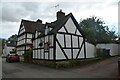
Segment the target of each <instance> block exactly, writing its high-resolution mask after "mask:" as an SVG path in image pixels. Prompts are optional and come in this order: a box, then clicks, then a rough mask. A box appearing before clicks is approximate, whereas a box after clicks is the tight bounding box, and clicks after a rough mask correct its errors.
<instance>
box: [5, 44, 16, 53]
mask: <svg viewBox="0 0 120 80" xmlns="http://www.w3.org/2000/svg"><path fill="white" fill-rule="evenodd" d="M14 48H15V47H8V46H5V48H4V50H3V54H4V55H7V54H9V53H10V51H12V49H14Z"/></svg>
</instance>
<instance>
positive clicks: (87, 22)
mask: <svg viewBox="0 0 120 80" xmlns="http://www.w3.org/2000/svg"><path fill="white" fill-rule="evenodd" d="M104 24H105V23H104V21H102V20H101V19H100V18H97V17H94V16H93V17H90V18H87V19H84V20H82V21H81V22H80V23H79V25H80V28H81V30H82V32H83V34H84V35H85V37H86V39H87V41H88V42H90V43H92V44H94V45H96V44H97V43H109V42H113V41H114V40H115V39H116V37H117V36H116V35H115V31H109V28H108V26H104Z"/></svg>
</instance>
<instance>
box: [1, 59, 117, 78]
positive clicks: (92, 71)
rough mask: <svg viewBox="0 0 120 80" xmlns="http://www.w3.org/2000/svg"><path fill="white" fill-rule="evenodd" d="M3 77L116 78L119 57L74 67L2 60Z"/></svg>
mask: <svg viewBox="0 0 120 80" xmlns="http://www.w3.org/2000/svg"><path fill="white" fill-rule="evenodd" d="M2 77H3V78H116V77H118V65H117V57H112V58H109V59H106V60H104V61H101V62H98V63H95V64H90V65H89V66H82V67H78V68H72V69H62V70H61V69H52V68H48V67H43V66H40V65H34V64H28V63H22V62H20V63H7V62H5V59H3V60H2Z"/></svg>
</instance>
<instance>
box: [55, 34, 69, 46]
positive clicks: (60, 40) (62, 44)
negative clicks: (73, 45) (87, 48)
mask: <svg viewBox="0 0 120 80" xmlns="http://www.w3.org/2000/svg"><path fill="white" fill-rule="evenodd" d="M57 39H58V41H59V43H60V44H61V46H62V47H64V44H65V43H64V35H63V34H57ZM68 44H69V43H68Z"/></svg>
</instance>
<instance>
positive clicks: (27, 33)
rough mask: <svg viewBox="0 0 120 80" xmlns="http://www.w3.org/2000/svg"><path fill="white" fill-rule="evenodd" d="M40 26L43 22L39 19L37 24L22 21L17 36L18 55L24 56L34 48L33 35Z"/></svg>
mask: <svg viewBox="0 0 120 80" xmlns="http://www.w3.org/2000/svg"><path fill="white" fill-rule="evenodd" d="M40 25H42V21H41V20H39V19H38V20H37V21H36V22H35V21H29V20H23V19H22V21H21V24H20V28H19V32H18V36H17V47H16V48H17V54H19V55H22V54H24V53H25V51H26V50H27V49H29V48H31V47H32V41H31V39H32V35H33V33H34V31H35V29H37V27H39V26H40Z"/></svg>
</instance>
